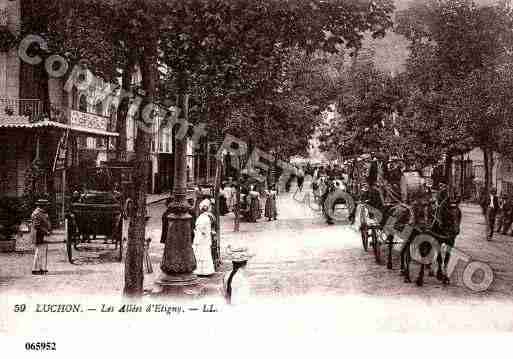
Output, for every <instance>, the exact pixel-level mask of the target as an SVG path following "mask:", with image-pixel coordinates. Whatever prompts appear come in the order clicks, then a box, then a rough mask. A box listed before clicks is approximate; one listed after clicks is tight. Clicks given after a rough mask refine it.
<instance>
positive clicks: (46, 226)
mask: <svg viewBox="0 0 513 359" xmlns="http://www.w3.org/2000/svg"><path fill="white" fill-rule="evenodd" d="M49 204H50V202H48V201H47V200H46V199H39V200H38V201H37V202H36V209H35V210H34V212H32V216H31V217H32V239H33V241H34V244H35V246H36V251H35V253H34V262H33V264H32V274H46V273H47V272H48V270H47V262H48V243H47V242H45V236H48V235H49V234H50V232H51V228H52V226H51V224H50V220H49V218H48V212H47V208H48V205H49Z"/></svg>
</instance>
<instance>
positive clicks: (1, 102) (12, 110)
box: [0, 98, 43, 121]
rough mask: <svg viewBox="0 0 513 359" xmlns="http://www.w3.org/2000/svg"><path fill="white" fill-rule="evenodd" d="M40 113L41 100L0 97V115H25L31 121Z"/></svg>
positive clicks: (41, 107)
mask: <svg viewBox="0 0 513 359" xmlns="http://www.w3.org/2000/svg"><path fill="white" fill-rule="evenodd" d="M42 113H43V103H42V101H41V100H38V99H10V98H0V116H27V117H29V119H30V120H31V121H33V120H35V119H37V118H39V116H40V115H41V114H42Z"/></svg>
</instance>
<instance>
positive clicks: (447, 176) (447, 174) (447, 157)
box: [444, 151, 454, 196]
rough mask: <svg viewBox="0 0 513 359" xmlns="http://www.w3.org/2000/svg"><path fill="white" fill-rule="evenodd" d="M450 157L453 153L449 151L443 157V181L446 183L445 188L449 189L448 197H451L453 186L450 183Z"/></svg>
mask: <svg viewBox="0 0 513 359" xmlns="http://www.w3.org/2000/svg"><path fill="white" fill-rule="evenodd" d="M452 155H453V153H452V152H451V151H448V152H447V153H446V155H445V174H444V177H445V180H446V181H447V186H448V188H449V195H451V196H452V193H453V192H454V186H453V183H452V180H453V178H452Z"/></svg>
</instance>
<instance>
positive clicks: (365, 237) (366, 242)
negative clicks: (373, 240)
mask: <svg viewBox="0 0 513 359" xmlns="http://www.w3.org/2000/svg"><path fill="white" fill-rule="evenodd" d="M360 233H361V234H362V245H363V250H364V251H365V252H367V250H368V249H369V232H368V230H367V226H365V225H362V226H361V227H360Z"/></svg>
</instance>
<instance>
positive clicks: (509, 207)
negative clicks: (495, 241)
mask: <svg viewBox="0 0 513 359" xmlns="http://www.w3.org/2000/svg"><path fill="white" fill-rule="evenodd" d="M480 202H481V203H480V204H481V208H482V210H483V214H484V216H485V219H486V228H487V230H486V238H487V240H489V241H490V240H492V237H493V234H494V232H495V231H497V232H499V233H501V234H503V235H506V234H509V235H512V234H511V232H510V228H511V224H512V223H513V196H511V195H509V196H506V195H502V196H501V197H500V198H499V196H497V189H495V188H492V189H491V190H490V192H488V193H486V192H484V193H483V195H482V197H481V201H480Z"/></svg>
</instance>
